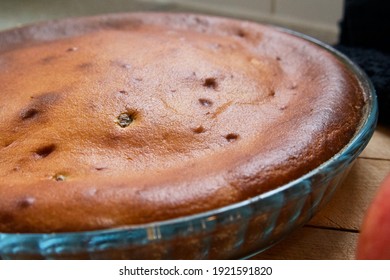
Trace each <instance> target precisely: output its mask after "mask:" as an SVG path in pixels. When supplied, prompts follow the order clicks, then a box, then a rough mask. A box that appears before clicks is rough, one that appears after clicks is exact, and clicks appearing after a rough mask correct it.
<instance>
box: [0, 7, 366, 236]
mask: <svg viewBox="0 0 390 280" xmlns="http://www.w3.org/2000/svg"><path fill="white" fill-rule="evenodd" d="M0 84H1V94H0V232H24V233H25V232H69V231H85V230H95V229H103V228H113V227H120V226H125V225H130V224H144V223H148V222H153V221H161V220H166V219H171V218H176V217H181V216H186V215H191V214H194V213H199V212H203V211H207V210H210V209H215V208H218V207H221V206H226V205H229V204H232V203H235V202H238V201H242V200H245V199H248V198H251V197H253V196H256V195H258V194H261V193H264V192H266V191H269V190H271V189H274V188H277V187H278V186H281V185H283V184H285V183H288V182H290V181H292V180H294V179H296V178H298V177H300V176H302V175H303V174H305V173H307V172H308V171H310V170H312V169H314V168H315V167H317V166H319V165H320V164H321V163H323V162H324V161H326V160H328V159H329V158H331V157H332V156H333V155H335V154H336V153H337V152H338V151H340V150H341V149H342V148H343V147H344V146H345V145H346V144H347V143H348V142H349V141H350V139H351V137H352V136H353V135H354V133H355V131H356V128H357V127H358V126H359V123H360V119H361V116H362V108H363V106H364V102H365V101H364V97H363V94H362V89H361V86H360V84H359V82H358V81H357V80H356V78H355V77H354V75H353V74H352V73H351V72H350V70H349V69H347V68H346V67H345V66H344V64H343V63H342V62H340V61H339V60H338V59H337V58H335V57H334V56H333V55H332V54H330V53H329V52H328V51H326V50H324V49H322V48H320V47H318V46H316V45H315V44H313V43H310V42H308V41H306V40H303V39H301V38H298V37H296V36H293V35H290V34H288V33H285V32H284V31H281V30H278V29H276V28H273V27H269V26H263V25H260V24H256V23H250V22H245V21H240V20H233V19H224V18H217V17H209V16H200V15H189V14H150V13H136V14H119V15H108V16H97V17H91V18H81V19H67V20H60V21H54V22H49V23H41V24H35V25H31V26H27V27H22V28H18V29H13V30H9V31H4V32H2V33H0Z"/></svg>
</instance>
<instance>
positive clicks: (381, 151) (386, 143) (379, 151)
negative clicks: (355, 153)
mask: <svg viewBox="0 0 390 280" xmlns="http://www.w3.org/2000/svg"><path fill="white" fill-rule="evenodd" d="M360 157H361V158H371V159H386V160H390V128H389V127H384V126H378V127H377V129H376V130H375V133H374V135H373V137H372V139H371V141H370V143H368V145H367V147H366V148H365V149H364V151H363V152H362V153H361V155H360Z"/></svg>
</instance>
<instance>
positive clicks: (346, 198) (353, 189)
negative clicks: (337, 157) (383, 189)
mask: <svg viewBox="0 0 390 280" xmlns="http://www.w3.org/2000/svg"><path fill="white" fill-rule="evenodd" d="M389 172H390V161H381V160H372V159H357V160H356V163H355V165H354V166H353V167H352V169H351V171H350V172H349V174H348V176H347V178H346V179H345V181H344V182H343V184H342V185H341V186H340V188H339V189H338V190H336V192H335V194H334V195H333V197H332V199H331V201H330V202H329V204H328V205H326V206H325V208H324V209H323V210H322V211H320V212H319V213H318V214H317V215H316V216H315V217H314V218H313V219H312V220H311V221H310V222H309V224H310V225H315V226H319V227H331V228H336V229H348V230H359V228H360V225H361V222H362V220H363V216H364V214H365V212H366V210H367V208H368V206H369V204H370V202H371V200H372V199H373V198H374V195H375V193H376V191H377V189H378V187H379V185H380V183H381V181H382V180H383V179H384V177H385V176H386V174H387V173H389Z"/></svg>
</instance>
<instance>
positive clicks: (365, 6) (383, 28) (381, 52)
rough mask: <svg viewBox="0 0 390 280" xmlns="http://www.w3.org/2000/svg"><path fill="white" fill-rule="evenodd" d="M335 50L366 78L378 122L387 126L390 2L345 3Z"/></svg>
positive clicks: (347, 0)
mask: <svg viewBox="0 0 390 280" xmlns="http://www.w3.org/2000/svg"><path fill="white" fill-rule="evenodd" d="M340 26H341V34H340V40H339V44H338V45H337V46H336V48H337V49H338V50H340V51H341V52H343V53H344V54H346V55H347V56H348V57H350V58H351V59H352V60H353V61H355V62H356V63H357V64H358V65H359V66H360V67H361V68H362V69H363V70H364V71H365V72H366V73H367V75H368V76H369V77H370V79H371V81H372V82H373V84H374V87H375V89H376V92H377V95H378V105H379V122H380V123H382V124H387V125H390V1H388V0H345V5H344V16H343V20H342V22H341V25H340Z"/></svg>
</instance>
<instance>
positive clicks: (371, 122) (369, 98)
mask: <svg viewBox="0 0 390 280" xmlns="http://www.w3.org/2000/svg"><path fill="white" fill-rule="evenodd" d="M260 24H261V25H263V26H268V27H272V28H274V29H276V30H278V31H280V32H282V33H286V34H289V35H292V36H295V37H298V38H301V39H303V40H305V41H308V42H310V43H312V44H314V45H316V46H318V47H320V48H322V49H323V50H325V51H327V52H329V53H330V54H332V55H334V56H335V57H336V58H337V59H339V60H340V61H341V62H342V63H343V64H344V65H345V66H346V67H347V68H348V69H349V70H350V71H352V73H353V74H354V75H355V77H356V78H357V79H358V81H359V83H360V84H361V87H362V88H363V89H364V94H365V98H366V100H365V101H366V104H365V110H364V115H363V118H362V122H361V124H360V126H359V128H358V130H357V131H356V132H355V134H354V136H353V137H352V138H351V140H350V141H349V142H348V143H347V145H345V146H344V147H343V148H342V149H341V150H340V151H339V152H338V153H336V154H335V155H334V156H333V157H331V158H330V159H329V160H327V161H325V162H324V163H322V164H321V165H319V166H317V167H316V168H314V169H313V170H311V171H309V172H308V173H306V174H304V175H302V176H300V177H299V178H297V179H295V180H292V181H290V182H288V183H287V184H284V185H281V186H279V187H278V188H276V189H273V190H270V191H268V192H265V193H262V194H259V195H257V196H254V197H252V198H249V199H246V200H243V201H240V202H236V203H233V204H229V205H226V206H223V207H219V208H216V209H212V210H208V211H204V212H200V213H196V214H192V215H187V216H182V217H177V218H173V219H168V220H163V221H156V222H150V223H145V224H135V225H125V226H118V227H114V228H108V229H98V230H88V231H75V232H53V233H3V232H0V241H1V239H3V238H9V237H14V238H18V239H20V240H29V239H36V238H40V237H51V238H70V237H71V238H77V237H93V236H101V235H106V234H118V233H121V232H128V231H137V230H138V231H139V230H148V229H151V228H157V227H158V228H163V227H170V226H173V225H175V226H176V225H180V224H182V223H183V224H184V223H187V222H192V221H196V220H202V219H207V218H209V217H212V216H216V215H218V214H222V213H225V212H229V211H233V210H235V209H239V208H241V207H245V206H248V205H249V204H252V203H255V202H257V201H259V200H265V199H267V198H270V197H272V196H273V195H275V194H277V193H281V192H283V191H286V190H288V189H290V188H293V187H294V186H296V185H298V184H299V183H300V182H302V181H305V180H307V179H309V178H310V177H313V176H314V175H315V174H317V173H320V172H321V170H323V169H326V168H327V167H328V166H331V165H332V164H333V163H334V162H337V161H338V160H339V159H340V158H341V157H343V155H344V154H348V151H349V150H351V149H352V148H353V147H354V146H355V145H356V144H357V143H358V142H359V141H360V139H361V138H364V136H365V134H366V130H367V129H369V128H370V127H371V126H374V127H375V126H376V121H377V115H378V108H377V107H378V105H377V96H376V91H375V88H374V86H373V84H372V82H371V80H370V79H369V78H368V76H367V75H366V73H365V72H364V71H363V70H362V69H361V68H360V67H359V66H358V65H357V64H356V63H354V62H353V61H352V60H351V59H349V58H348V57H347V56H346V55H344V54H342V53H341V52H339V51H338V50H336V49H335V48H333V47H332V46H330V45H328V44H326V43H324V42H322V41H320V40H318V39H315V38H313V37H311V36H309V35H306V34H303V33H300V32H297V31H294V30H291V29H288V28H284V27H279V26H275V25H272V24H265V23H260Z"/></svg>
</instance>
